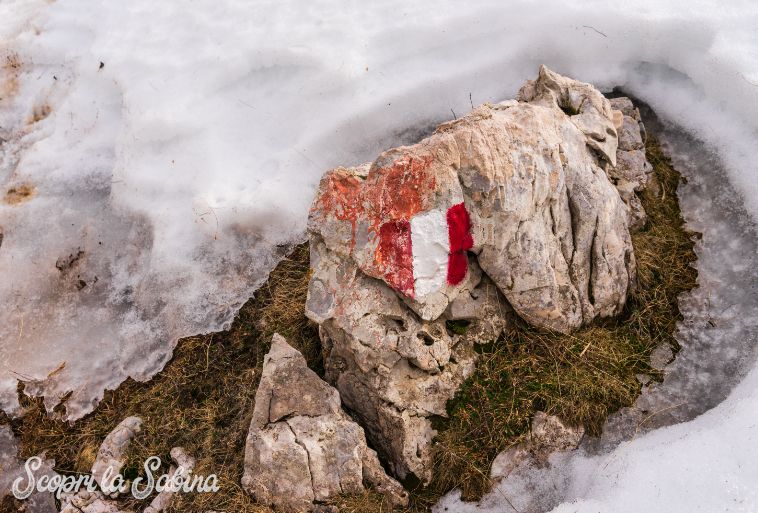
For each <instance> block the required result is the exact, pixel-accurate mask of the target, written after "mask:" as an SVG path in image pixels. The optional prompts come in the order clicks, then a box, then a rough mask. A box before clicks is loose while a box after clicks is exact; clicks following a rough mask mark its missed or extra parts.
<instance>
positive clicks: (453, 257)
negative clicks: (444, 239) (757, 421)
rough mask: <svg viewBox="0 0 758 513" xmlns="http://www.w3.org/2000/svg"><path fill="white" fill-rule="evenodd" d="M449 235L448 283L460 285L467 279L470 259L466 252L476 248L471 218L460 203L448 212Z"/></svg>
mask: <svg viewBox="0 0 758 513" xmlns="http://www.w3.org/2000/svg"><path fill="white" fill-rule="evenodd" d="M447 234H448V241H449V244H450V256H449V257H448V259H447V282H448V284H450V285H458V284H459V283H460V282H462V281H463V279H464V278H465V277H466V272H467V271H468V257H467V256H466V251H467V250H469V249H471V248H472V247H473V246H474V239H473V238H472V237H471V218H470V217H469V215H468V211H467V210H466V205H464V204H463V203H458V204H457V205H453V206H452V207H450V208H449V209H448V210H447Z"/></svg>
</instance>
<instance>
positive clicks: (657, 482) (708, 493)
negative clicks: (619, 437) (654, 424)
mask: <svg viewBox="0 0 758 513" xmlns="http://www.w3.org/2000/svg"><path fill="white" fill-rule="evenodd" d="M756 390H758V369H755V370H753V371H752V372H751V373H750V374H749V375H748V377H747V378H745V380H744V381H743V382H742V383H741V384H740V385H739V386H738V387H737V388H736V389H735V390H734V392H733V393H732V395H731V396H730V397H729V398H728V399H727V400H726V401H724V402H723V403H721V404H720V405H718V406H717V407H716V408H714V409H712V410H710V411H709V412H707V413H705V414H704V415H702V416H700V417H698V418H697V420H695V421H693V422H688V423H684V424H677V425H674V426H671V427H668V428H664V429H659V430H657V431H653V432H652V433H649V434H648V435H646V436H644V437H641V438H638V439H636V440H632V441H630V442H625V443H623V444H622V445H621V446H619V447H618V449H616V450H615V451H613V452H612V453H610V454H607V455H604V456H599V457H593V458H586V459H585V458H574V459H572V460H570V464H569V465H568V466H567V467H566V468H564V469H563V473H564V474H565V475H570V476H574V479H573V483H572V485H571V490H570V494H571V495H572V496H574V497H582V499H579V500H576V501H574V502H569V503H566V504H563V505H561V506H559V507H557V508H556V509H555V510H553V511H554V512H555V513H583V512H587V513H596V512H598V511H614V512H617V513H624V512H630V513H632V512H634V513H638V512H640V511H647V512H666V513H676V512H682V513H692V512H698V511H702V512H708V513H715V512H718V511H732V512H740V511H744V512H754V511H756V510H758V486H756V477H758V424H757V423H756V421H757V420H758V414H757V413H758V393H756Z"/></svg>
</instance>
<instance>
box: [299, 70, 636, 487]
mask: <svg viewBox="0 0 758 513" xmlns="http://www.w3.org/2000/svg"><path fill="white" fill-rule="evenodd" d="M627 101H628V100H627ZM614 105H616V106H617V108H618V109H621V110H614V107H613V105H612V104H611V102H610V101H609V100H607V99H606V98H605V97H604V96H603V95H602V94H600V92H599V91H597V90H596V89H595V88H594V87H592V86H591V85H589V84H585V83H581V82H577V81H575V80H571V79H569V78H566V77H563V76H560V75H558V74H556V73H554V72H552V71H550V70H548V69H547V68H545V67H542V68H541V69H540V73H539V77H538V78H537V80H535V81H530V82H527V84H526V85H525V86H524V87H523V88H522V89H521V90H520V92H519V95H518V100H511V101H506V102H502V103H499V104H496V105H489V104H487V105H483V106H480V107H478V108H476V109H474V110H473V111H472V112H471V113H469V114H468V115H467V116H465V117H463V118H461V119H458V120H455V121H451V122H448V123H445V124H443V125H441V126H439V127H438V128H437V130H436V132H435V133H434V134H433V135H432V136H431V137H429V138H427V139H424V140H423V141H421V142H419V143H418V144H415V145H413V146H406V147H400V148H395V149H391V150H388V151H386V152H384V153H382V154H381V155H380V156H379V157H378V158H377V159H376V160H375V161H374V162H373V163H366V164H363V165H361V166H358V167H355V168H336V169H334V170H331V171H329V172H328V173H326V175H325V176H324V177H323V179H322V181H321V184H320V186H319V189H318V192H317V195H316V199H315V200H314V203H313V206H312V208H311V212H310V217H309V234H310V246H311V259H312V262H311V266H312V268H313V275H312V278H311V282H310V285H309V293H308V302H307V304H306V314H307V315H308V316H309V317H310V318H311V319H312V320H314V321H316V322H317V323H319V324H320V334H321V339H322V342H323V345H324V353H325V367H326V378H327V380H328V381H329V382H330V383H332V384H334V385H335V386H336V387H337V389H338V390H339V391H340V394H341V396H342V399H343V401H344V403H345V405H346V406H347V407H348V408H349V409H350V410H351V411H352V412H353V413H354V414H355V416H356V417H357V418H358V420H359V421H360V422H361V423H362V425H363V426H364V427H365V429H366V433H367V435H368V437H369V439H370V440H371V442H372V444H373V445H374V446H375V447H376V448H377V450H378V451H379V452H380V454H381V455H382V456H383V457H384V458H386V460H387V461H388V463H389V465H390V466H391V468H392V470H393V472H394V473H395V475H396V476H398V477H400V478H405V477H407V476H408V475H409V474H413V475H415V476H416V477H417V478H419V479H421V480H422V481H428V480H429V479H430V478H431V451H430V448H431V440H432V438H433V436H434V434H435V432H434V430H433V429H432V424H431V421H430V419H431V418H432V417H435V416H445V414H446V413H445V406H446V402H447V401H448V400H449V399H451V398H452V397H453V396H454V394H455V392H456V390H457V389H458V388H459V386H460V385H461V383H462V382H463V380H465V379H466V377H468V376H469V375H470V374H471V373H472V372H473V369H474V363H475V352H474V351H473V347H474V345H475V344H476V343H479V342H487V341H491V340H493V339H495V338H497V337H498V335H499V334H500V333H501V332H502V329H503V328H504V327H505V326H506V324H507V323H508V322H509V318H510V317H511V315H512V314H513V313H514V312H515V314H517V315H518V316H520V317H522V318H523V319H524V320H526V321H527V322H529V323H530V324H532V325H534V326H537V327H540V328H544V329H550V330H555V331H559V332H563V333H568V332H570V331H571V330H573V329H576V328H578V327H580V326H582V325H584V324H587V323H589V322H591V321H593V320H594V319H596V318H598V317H610V316H614V315H616V314H618V313H619V312H620V311H621V310H622V308H623V307H624V304H625V302H626V297H627V293H628V291H629V290H630V288H631V287H632V286H633V284H634V278H635V260H634V252H633V249H632V244H631V237H630V233H629V229H630V225H631V224H639V223H640V220H641V219H644V212H642V214H640V212H641V206H640V205H639V201H638V200H637V198H636V196H635V195H634V193H635V191H636V190H638V189H639V188H640V187H642V186H644V183H646V182H645V181H644V180H643V177H644V176H647V168H646V167H645V166H646V165H647V166H649V164H647V162H646V161H645V160H644V150H642V149H641V140H642V139H641V135H640V125H639V123H638V121H639V119H638V113H636V111H635V110H634V108H633V107H629V105H631V103H629V105H627V104H626V103H625V102H623V101H622V100H615V103H614ZM635 115H636V116H637V117H635ZM635 130H636V132H635ZM640 151H642V152H643V153H641V154H640V153H639V152H640ZM640 155H641V160H640ZM614 185H615V186H614ZM635 201H636V203H635ZM640 215H642V216H643V217H640ZM466 323H468V326H467V327H466V326H464V324H466Z"/></svg>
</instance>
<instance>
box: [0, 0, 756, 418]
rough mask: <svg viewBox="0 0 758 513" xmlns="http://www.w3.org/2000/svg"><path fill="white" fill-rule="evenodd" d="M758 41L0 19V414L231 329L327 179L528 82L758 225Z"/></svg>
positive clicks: (178, 13)
mask: <svg viewBox="0 0 758 513" xmlns="http://www.w3.org/2000/svg"><path fill="white" fill-rule="evenodd" d="M757 24H758V18H756V9H755V8H754V7H753V6H752V5H751V3H750V2H746V1H745V2H731V3H730V4H729V5H728V6H724V5H723V3H717V2H713V3H693V2H683V1H677V2H670V3H669V4H667V5H665V6H662V5H659V2H653V1H652V0H650V1H647V2H636V3H634V4H633V5H624V6H623V7H618V8H615V7H610V6H607V5H605V3H604V2H582V3H581V4H579V3H578V2H577V3H576V5H574V3H572V2H565V1H551V0H547V1H543V2H539V3H537V4H532V3H526V2H508V3H503V2H499V1H497V2H495V1H492V2H476V3H466V4H462V3H460V2H443V3H440V2H431V1H428V0H424V1H418V2H400V1H394V0H393V1H384V2H381V3H371V4H367V3H357V2H356V3H345V2H337V1H334V0H327V1H321V2H319V1H311V2H304V1H289V2H287V1H277V2H246V1H242V0H223V1H221V0H198V1H194V2H191V3H187V2H172V1H164V2H154V1H149V0H132V1H129V2H91V1H83V0H58V1H57V2H53V3H51V2H39V3H36V2H24V1H20V0H15V1H11V2H7V1H6V2H2V3H0V37H2V43H0V52H1V53H0V59H2V61H3V62H2V65H3V67H2V71H0V73H2V74H0V138H2V139H4V140H5V142H4V143H2V146H0V152H1V153H0V159H1V160H0V186H1V187H2V189H0V192H5V191H8V190H9V189H15V190H16V193H14V194H15V196H13V195H11V196H13V197H15V198H18V191H19V190H20V191H25V190H26V191H31V190H33V191H34V192H33V197H32V198H31V199H28V200H26V201H21V202H17V203H16V204H13V205H9V204H6V203H4V202H0V227H2V229H3V233H4V240H3V243H2V246H0V275H2V277H3V278H2V281H0V302H1V303H2V304H3V306H4V308H3V309H2V310H0V407H2V409H4V410H5V411H9V412H12V413H19V412H18V402H17V398H16V383H17V380H22V381H24V382H25V383H27V388H26V391H27V392H30V393H34V394H38V395H44V396H46V403H47V404H48V406H49V407H52V406H54V405H55V404H56V403H57V402H58V401H59V399H60V398H61V397H64V396H65V395H66V393H67V392H72V395H71V397H70V398H69V399H68V402H67V415H68V417H69V418H77V417H80V416H81V415H83V414H85V413H86V412H87V411H89V410H90V409H91V408H92V407H93V405H94V404H95V403H96V402H97V401H98V400H99V398H100V397H101V396H102V392H103V390H104V389H106V388H113V387H115V386H117V385H118V384H119V383H120V382H121V381H123V380H124V379H125V378H126V377H127V376H132V377H134V378H136V379H148V378H149V377H150V376H152V375H153V374H154V373H155V372H157V371H158V370H160V368H162V366H163V365H164V364H165V362H166V361H167V359H168V358H169V357H170V354H171V350H172V348H173V345H174V344H175V341H176V340H177V338H178V337H181V336H185V335H190V334H193V333H196V332H201V331H209V330H218V329H220V328H222V327H224V326H227V325H228V323H229V322H230V320H231V318H232V316H233V314H234V312H235V311H236V310H237V309H238V308H239V306H240V305H241V304H242V302H243V301H244V300H245V299H246V298H247V297H249V296H250V294H251V293H252V291H254V290H255V288H256V287H257V286H259V284H260V283H261V281H262V280H263V279H265V276H266V273H267V272H268V270H270V269H271V268H272V266H273V265H274V264H275V262H276V261H277V259H278V258H279V255H280V253H281V250H280V249H279V247H280V246H281V245H284V244H287V243H290V242H292V241H294V240H298V239H299V237H300V236H301V234H302V231H303V229H304V226H305V218H306V212H307V207H308V205H309V203H310V199H311V194H312V192H313V190H314V187H315V184H316V183H317V181H318V178H319V177H320V175H321V173H322V172H323V171H324V170H326V169H328V168H330V167H332V166H335V165H337V164H343V165H353V164H358V163H360V162H362V161H365V160H368V159H370V158H371V157H373V156H374V155H375V154H376V153H377V152H378V151H379V150H380V149H383V148H385V147H388V146H391V145H395V144H397V143H399V142H409V141H411V140H413V139H415V138H417V137H419V134H420V133H421V132H419V130H421V129H422V127H425V126H428V125H429V124H430V123H433V122H436V121H441V120H443V119H445V118H449V117H451V116H452V115H453V114H452V112H455V113H458V114H461V113H463V112H465V111H467V110H468V109H470V107H471V105H472V104H474V105H476V104H478V103H482V102H484V101H497V100H501V99H504V98H509V97H512V96H513V95H514V93H515V91H516V90H517V88H518V86H519V85H520V84H521V83H522V82H523V81H524V80H525V79H526V78H530V77H534V76H535V74H536V71H537V67H538V65H539V64H540V63H545V64H547V65H548V66H551V67H553V68H554V69H556V70H557V71H559V72H562V73H566V74H569V75H572V76H575V77H577V78H580V79H583V80H586V81H591V82H594V83H596V84H598V85H600V86H603V87H612V86H615V85H622V86H625V87H626V88H627V89H628V90H630V91H631V92H633V93H635V94H637V95H638V96H640V97H642V98H643V99H645V100H647V101H649V102H650V103H651V104H652V105H653V107H654V108H656V109H657V110H658V111H659V112H660V113H662V114H664V115H667V116H669V117H671V118H672V119H677V121H679V122H680V123H682V124H683V125H684V126H685V127H688V128H690V129H693V130H698V131H699V132H700V135H701V137H702V138H703V139H705V140H706V141H708V142H710V143H713V144H715V145H717V146H718V147H719V148H720V149H721V150H722V151H723V154H724V156H725V158H727V159H728V163H729V165H730V169H731V170H732V171H733V176H732V179H733V180H734V181H735V183H737V184H738V185H739V186H740V187H741V190H742V191H743V193H744V194H745V195H746V198H748V205H749V208H750V209H751V212H753V213H754V214H755V213H757V212H758V200H757V199H756V198H758V194H757V193H758V181H757V180H755V179H754V178H753V177H754V176H755V174H754V172H755V166H756V164H755V163H754V161H753V159H752V158H751V152H752V151H753V149H754V143H755V139H756V137H755V134H756V123H757V122H756V120H758V101H756V98H758V86H756V85H755V84H758V64H757V63H758V59H757V58H756V53H757V52H758V40H757V37H758V36H756V34H755V30H754V28H755V26H756V25H757ZM101 63H102V65H101ZM409 128H410V130H409ZM22 186H26V187H27V189H24V187H22ZM20 199H23V198H20ZM80 251H81V253H80ZM56 263H57V264H58V267H56ZM59 267H60V268H61V270H59Z"/></svg>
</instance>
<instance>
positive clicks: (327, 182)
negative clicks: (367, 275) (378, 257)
mask: <svg viewBox="0 0 758 513" xmlns="http://www.w3.org/2000/svg"><path fill="white" fill-rule="evenodd" d="M362 185H363V182H362V181H361V180H360V179H359V178H357V177H355V176H353V175H347V174H344V169H342V168H337V169H334V170H332V171H330V172H329V173H327V174H326V176H325V177H324V180H323V182H322V183H321V185H320V187H319V190H320V191H321V194H320V195H319V197H318V198H317V200H316V203H315V204H314V206H313V207H312V208H311V213H312V214H319V216H320V217H321V218H322V219H324V218H326V217H329V216H334V217H335V218H337V219H339V220H340V221H348V222H349V223H350V224H351V226H352V238H351V241H350V249H351V250H352V249H353V247H354V246H355V228H356V223H357V221H358V218H359V217H360V216H361V215H362V214H363V198H362V197H363V191H362V189H361V186H362Z"/></svg>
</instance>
